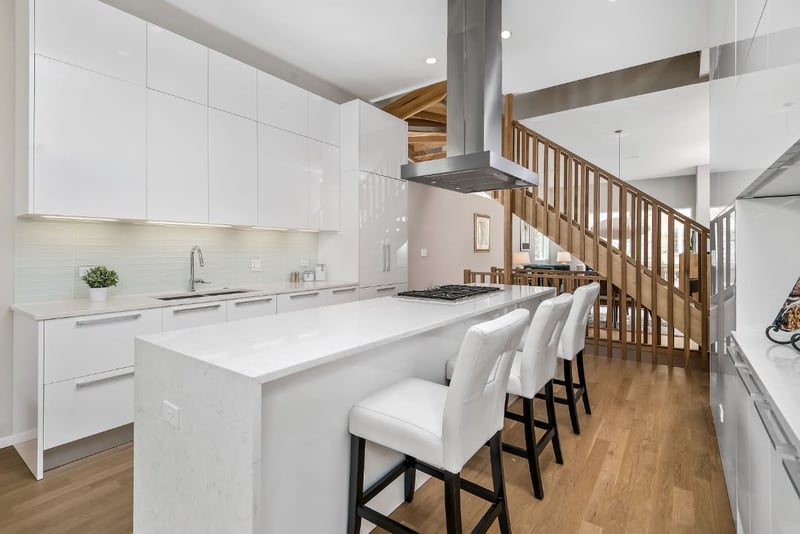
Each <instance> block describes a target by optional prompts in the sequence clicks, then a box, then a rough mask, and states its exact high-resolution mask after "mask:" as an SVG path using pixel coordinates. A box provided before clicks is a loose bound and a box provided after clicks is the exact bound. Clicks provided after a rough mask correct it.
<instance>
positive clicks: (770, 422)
mask: <svg viewBox="0 0 800 534" xmlns="http://www.w3.org/2000/svg"><path fill="white" fill-rule="evenodd" d="M755 407H756V413H757V414H758V418H759V419H761V424H762V425H764V430H766V431H767V436H768V437H769V440H770V442H771V443H772V448H773V449H775V450H776V451H778V452H782V453H785V454H794V453H795V452H796V451H795V448H794V447H793V446H792V444H791V442H790V441H789V440H788V439H786V433H785V432H784V430H783V427H782V426H781V424H780V421H778V418H777V417H776V416H775V411H774V410H773V409H772V407H771V406H770V405H769V404H767V403H766V402H763V401H759V402H756V403H755Z"/></svg>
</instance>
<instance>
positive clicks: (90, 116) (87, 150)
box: [33, 57, 147, 219]
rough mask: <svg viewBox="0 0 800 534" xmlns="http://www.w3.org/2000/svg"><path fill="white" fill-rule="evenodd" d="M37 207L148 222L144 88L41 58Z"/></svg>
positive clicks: (38, 66) (36, 141)
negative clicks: (146, 215) (146, 211)
mask: <svg viewBox="0 0 800 534" xmlns="http://www.w3.org/2000/svg"><path fill="white" fill-rule="evenodd" d="M35 80H36V88H35V109H36V113H35V119H34V123H35V126H34V131H35V137H34V168H35V174H34V178H33V179H34V206H33V212H34V213H40V214H58V215H80V216H87V217H117V218H125V219H144V218H145V207H146V198H145V189H146V163H145V162H146V161H147V151H146V125H145V122H146V118H147V111H146V107H147V104H146V100H147V96H146V89H145V88H144V87H137V86H135V85H132V84H130V83H127V82H123V81H120V80H116V79H114V78H109V77H108V76H103V75H100V74H96V73H94V72H90V71H88V70H84V69H79V68H77V67H73V66H71V65H67V64H65V63H61V62H59V61H54V60H51V59H47V58H44V57H37V58H36V74H35Z"/></svg>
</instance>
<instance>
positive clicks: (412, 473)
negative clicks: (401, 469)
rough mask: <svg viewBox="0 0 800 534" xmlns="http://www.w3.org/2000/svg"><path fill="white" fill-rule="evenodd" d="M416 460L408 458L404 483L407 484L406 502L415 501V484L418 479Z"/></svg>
mask: <svg viewBox="0 0 800 534" xmlns="http://www.w3.org/2000/svg"><path fill="white" fill-rule="evenodd" d="M415 462H416V460H415V459H414V458H412V457H411V456H406V472H405V474H404V475H403V482H404V483H405V490H406V502H411V501H413V500H414V484H415V482H416V479H417V468H416V467H414V464H415Z"/></svg>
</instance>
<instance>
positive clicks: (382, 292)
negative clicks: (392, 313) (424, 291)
mask: <svg viewBox="0 0 800 534" xmlns="http://www.w3.org/2000/svg"><path fill="white" fill-rule="evenodd" d="M407 290H408V284H389V285H385V286H373V287H361V288H359V289H358V300H369V299H378V298H381V297H393V296H395V295H397V294H398V293H400V292H401V291H407Z"/></svg>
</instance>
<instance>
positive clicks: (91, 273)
mask: <svg viewBox="0 0 800 534" xmlns="http://www.w3.org/2000/svg"><path fill="white" fill-rule="evenodd" d="M81 280H83V281H84V282H86V285H87V286H89V299H90V300H93V301H95V302H101V301H104V300H106V297H107V296H108V288H109V287H112V286H115V285H117V282H119V276H117V272H116V271H113V270H111V269H108V268H106V266H105V265H97V266H96V267H92V268H91V269H89V270H87V271H86V273H85V274H84V275H83V276H81Z"/></svg>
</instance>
